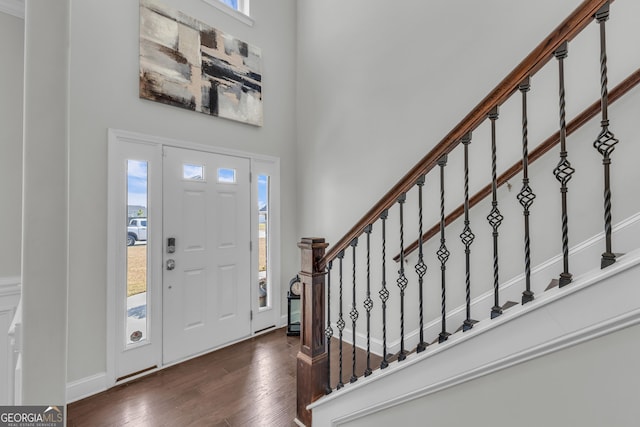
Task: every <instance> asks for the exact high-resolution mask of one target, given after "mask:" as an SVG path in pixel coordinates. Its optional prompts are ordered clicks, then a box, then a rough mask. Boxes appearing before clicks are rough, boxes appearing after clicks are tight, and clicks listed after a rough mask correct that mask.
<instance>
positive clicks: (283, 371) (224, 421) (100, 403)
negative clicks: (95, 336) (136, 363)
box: [67, 329, 300, 427]
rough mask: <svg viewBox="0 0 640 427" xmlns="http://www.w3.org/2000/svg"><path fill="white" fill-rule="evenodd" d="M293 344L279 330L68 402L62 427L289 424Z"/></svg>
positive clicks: (295, 342)
mask: <svg viewBox="0 0 640 427" xmlns="http://www.w3.org/2000/svg"><path fill="white" fill-rule="evenodd" d="M299 346H300V339H299V337H288V336H287V335H286V334H285V329H278V330H276V331H273V332H270V333H268V334H265V335H262V336H259V337H256V338H252V339H249V340H247V341H244V342H241V343H238V344H235V345H232V346H230V347H227V348H224V349H222V350H218V351H215V352H213V353H210V354H207V355H204V356H201V357H198V358H196V359H193V360H189V361H187V362H184V363H181V364H179V365H176V366H172V367H169V368H167V369H164V370H161V371H158V372H155V373H153V374H150V375H148V376H146V377H144V378H141V379H138V380H135V381H132V382H129V383H126V384H123V385H121V386H118V387H114V388H112V389H110V390H107V391H105V392H103V393H100V394H97V395H95V396H91V397H89V398H87V399H83V400H80V401H78V402H74V403H71V404H69V405H68V407H67V419H68V421H67V425H68V426H69V427H76V426H77V427H80V426H82V427H85V426H90V427H94V426H96V427H98V426H132V427H141V426H153V427H158V426H167V427H169V426H170V427H175V426H181V427H182V426H225V427H226V426H243V427H244V426H269V427H270V426H275V427H281V426H285V427H286V426H293V425H295V424H294V423H293V419H294V418H295V411H296V409H295V407H296V372H295V370H296V354H297V352H298V348H299Z"/></svg>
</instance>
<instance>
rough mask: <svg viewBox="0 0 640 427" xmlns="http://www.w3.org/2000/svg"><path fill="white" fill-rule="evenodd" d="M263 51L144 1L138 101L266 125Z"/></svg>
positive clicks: (168, 9) (141, 4)
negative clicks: (154, 102)
mask: <svg viewBox="0 0 640 427" xmlns="http://www.w3.org/2000/svg"><path fill="white" fill-rule="evenodd" d="M261 63H262V55H261V52H260V49H259V48H257V47H255V46H251V45H249V44H247V43H245V42H243V41H240V40H238V39H236V38H234V37H232V36H230V35H228V34H225V33H224V32H222V31H220V30H217V29H215V28H213V27H210V26H208V25H206V24H204V23H202V22H200V21H198V20H196V19H194V18H190V17H189V16H187V15H185V14H183V13H182V12H179V11H176V10H172V9H170V8H168V7H166V6H164V5H162V4H159V3H157V2H155V1H151V0H140V98H144V99H150V100H152V101H157V102H162V103H164V104H169V105H174V106H177V107H181V108H186V109H189V110H193V111H198V112H201V113H204V114H209V115H212V116H218V117H223V118H226V119H231V120H237V121H240V122H244V123H249V124H252V125H255V126H262V74H261Z"/></svg>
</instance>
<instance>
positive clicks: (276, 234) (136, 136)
mask: <svg viewBox="0 0 640 427" xmlns="http://www.w3.org/2000/svg"><path fill="white" fill-rule="evenodd" d="M107 139H108V147H109V156H108V158H109V160H108V165H107V167H108V186H109V191H108V205H107V206H108V220H107V319H106V320H107V343H106V344H107V348H106V352H107V354H106V360H107V366H106V380H107V384H106V385H107V388H109V387H112V386H114V385H116V379H117V366H116V363H117V353H118V352H119V351H120V347H119V346H118V345H117V340H118V331H117V329H116V327H117V325H118V324H119V323H118V319H117V318H116V315H117V313H116V310H117V298H118V295H119V294H118V292H117V291H118V289H117V285H118V284H121V282H119V280H121V273H122V272H121V270H122V267H121V265H122V261H121V260H122V255H121V252H120V253H119V252H118V251H119V250H120V251H121V250H122V248H120V246H123V245H121V244H120V243H122V242H120V240H122V239H118V232H117V230H118V229H119V224H118V221H117V216H118V212H121V211H122V210H123V209H125V208H126V197H123V196H122V194H119V193H118V191H119V188H120V187H119V186H118V182H117V176H115V175H116V174H117V168H115V167H114V165H113V163H114V162H113V161H112V155H113V154H112V152H114V151H117V149H116V147H117V146H119V145H120V144H122V143H138V144H145V145H150V146H152V147H155V148H156V149H157V150H159V151H160V152H162V150H163V147H165V146H170V147H177V148H184V149H191V150H196V151H204V152H209V153H214V154H222V155H228V156H235V157H242V158H247V159H249V160H250V168H251V175H252V183H251V190H250V193H251V195H250V197H251V203H252V209H253V207H255V212H252V213H251V215H252V218H253V217H255V218H256V220H255V221H253V220H252V221H251V230H250V232H251V247H252V253H251V277H250V280H251V301H252V304H251V306H252V307H253V306H254V303H253V301H257V300H258V286H257V283H258V268H257V264H258V251H257V248H258V239H257V236H258V224H257V215H258V211H257V197H258V195H257V192H256V191H257V186H256V185H255V182H256V180H257V178H256V176H257V174H259V173H269V175H270V177H271V179H272V186H271V195H270V206H269V209H270V211H271V212H270V215H271V218H272V223H271V230H270V235H271V239H270V241H269V248H268V252H269V254H270V257H271V258H272V259H273V260H274V261H275V262H271V264H270V268H271V271H270V277H271V279H272V286H271V291H272V292H273V296H272V306H271V310H272V315H273V322H272V323H273V324H275V325H276V328H278V327H280V326H282V324H281V323H282V322H281V319H282V316H281V299H282V298H281V295H282V292H283V291H282V285H281V283H282V280H281V273H280V262H279V260H280V259H281V255H280V159H279V158H277V157H272V156H267V155H262V154H256V153H248V152H244V151H240V150H233V149H229V148H225V147H217V146H210V145H206V144H200V143H195V142H189V141H183V140H177V139H171V138H165V137H160V136H154V135H148V134H142V133H137V132H130V131H126V130H121V129H113V128H109V129H108V138H107ZM161 160H162V159H160V161H161ZM160 167H162V165H160ZM254 169H256V171H257V172H256V173H254ZM114 181H115V182H114ZM161 192H162V190H161ZM254 201H255V203H254ZM150 204H151V202H150ZM153 206H154V210H157V211H158V212H159V215H157V216H156V219H155V222H156V223H157V224H162V200H161V199H160V200H159V201H158V200H156V201H154V202H153ZM150 233H152V234H151V235H150V236H149V239H152V238H153V241H154V242H155V245H156V246H157V247H149V252H148V253H149V255H148V256H149V257H150V258H151V259H150V261H149V262H150V265H156V264H155V263H154V262H157V263H158V264H157V265H159V266H160V268H161V263H162V246H163V242H162V227H159V228H158V227H156V230H155V233H156V234H157V235H156V236H155V238H154V236H153V233H154V230H150ZM123 247H124V246H123ZM155 257H158V259H157V260H155V261H154V260H153V258H155ZM160 273H161V272H160ZM119 275H120V276H119ZM157 280H159V281H160V282H161V281H162V276H161V275H160V277H159V278H158V279H157ZM253 284H255V286H254V285H253ZM156 285H157V288H158V290H159V292H157V293H158V294H159V297H160V300H159V301H154V302H153V303H154V304H156V307H155V310H154V311H155V318H154V319H152V321H153V322H154V325H156V324H159V326H157V325H156V326H154V328H156V329H158V328H159V330H160V331H162V299H161V298H162V295H161V293H162V283H157V284H156ZM262 314H264V313H262ZM255 331H256V328H254V322H253V321H252V325H251V335H250V337H251V336H254V335H255ZM161 338H162V333H161V334H160V345H159V346H157V351H158V354H157V357H156V360H158V365H157V366H158V367H157V368H156V369H154V370H149V371H146V372H144V373H141V374H139V375H133V376H130V377H127V378H126V379H123V380H121V381H119V382H118V384H121V383H124V382H127V381H130V380H133V379H136V378H139V377H140V376H143V375H146V374H149V373H151V372H154V371H157V370H159V369H162V368H165V367H168V366H171V365H172V364H175V363H172V364H167V365H164V364H163V363H162V339H161ZM230 344H233V343H228V344H225V345H223V346H221V347H217V348H222V347H224V346H227V345H230ZM217 348H212V349H210V350H208V351H207V352H209V351H213V350H216V349H217ZM205 353H206V352H205ZM198 356H199V355H194V356H192V357H190V358H193V357H198ZM190 358H187V359H184V360H182V361H180V362H177V363H181V362H183V361H186V360H188V359H190Z"/></svg>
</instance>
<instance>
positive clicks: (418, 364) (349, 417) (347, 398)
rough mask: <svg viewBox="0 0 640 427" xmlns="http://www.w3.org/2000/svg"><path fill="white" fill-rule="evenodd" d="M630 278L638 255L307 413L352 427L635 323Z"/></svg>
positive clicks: (638, 294) (636, 303)
mask: <svg viewBox="0 0 640 427" xmlns="http://www.w3.org/2000/svg"><path fill="white" fill-rule="evenodd" d="M638 275H640V249H638V250H635V251H633V252H630V253H628V254H626V255H625V256H623V257H620V258H619V259H618V261H617V262H616V263H615V264H614V265H612V266H610V267H608V268H606V269H604V270H597V271H592V272H590V273H589V274H585V275H582V276H580V277H576V278H574V281H573V282H572V284H571V286H569V287H565V288H562V289H558V288H554V289H551V290H549V291H548V292H545V293H544V294H541V295H539V296H538V297H537V298H536V299H535V300H534V301H532V302H530V303H528V304H526V305H525V306H521V305H518V306H517V307H513V308H512V309H510V310H509V311H506V312H505V313H504V314H503V315H502V316H500V317H499V318H496V319H494V320H492V321H484V322H480V323H478V324H476V325H475V326H474V328H473V330H472V331H470V332H469V333H465V334H455V335H452V336H451V337H450V338H449V340H448V341H447V343H446V344H445V345H442V346H440V345H434V346H430V347H428V348H427V349H426V350H425V351H424V352H422V353H420V354H410V355H408V356H407V359H406V360H405V361H403V362H402V363H393V364H391V365H389V367H388V368H386V369H384V370H376V371H374V372H373V374H371V375H370V376H369V377H368V378H367V379H363V381H358V382H356V383H353V384H346V385H345V386H344V388H342V389H341V390H339V391H336V392H333V393H331V394H329V395H327V396H324V397H322V398H321V399H319V400H318V401H316V402H314V403H312V404H311V405H309V406H308V408H309V409H311V410H312V411H313V420H314V425H321V426H325V425H338V424H340V423H345V422H349V421H353V420H356V419H359V418H361V417H363V416H366V415H370V414H373V413H375V412H378V411H382V410H384V409H387V408H390V407H393V406H396V405H398V404H402V403H406V402H408V401H411V400H413V399H417V398H419V397H424V396H427V395H429V394H432V393H436V392H439V391H442V390H445V389H447V388H450V387H453V386H455V385H458V384H462V383H464V382H467V381H470V380H472V379H475V378H478V377H481V376H484V375H488V374H490V373H493V372H496V371H499V370H502V369H505V368H508V367H511V366H514V365H517V364H520V363H523V362H526V361H528V360H532V359H535V358H538V357H541V356H544V355H546V354H549V353H552V352H556V351H559V350H562V349H564V348H567V347H570V346H573V345H576V344H580V343H582V342H585V341H588V340H591V339H595V338H598V337H601V336H604V335H607V334H610V333H613V332H616V331H618V330H621V329H624V328H627V327H630V326H634V325H637V324H640V287H638V286H637V277H638ZM596 307H597V309H595V308H596ZM532 325H535V327H532ZM487 343H491V345H487ZM360 388H363V390H359V389H360Z"/></svg>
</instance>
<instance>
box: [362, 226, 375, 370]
mask: <svg viewBox="0 0 640 427" xmlns="http://www.w3.org/2000/svg"><path fill="white" fill-rule="evenodd" d="M372 230H373V226H372V225H371V224H369V225H367V226H366V227H365V229H364V232H365V233H366V234H367V298H366V299H365V300H364V308H365V310H367V369H365V370H364V376H365V377H368V376H369V375H371V372H373V371H372V370H371V309H372V308H373V300H372V299H371V252H370V251H371V231H372Z"/></svg>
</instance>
